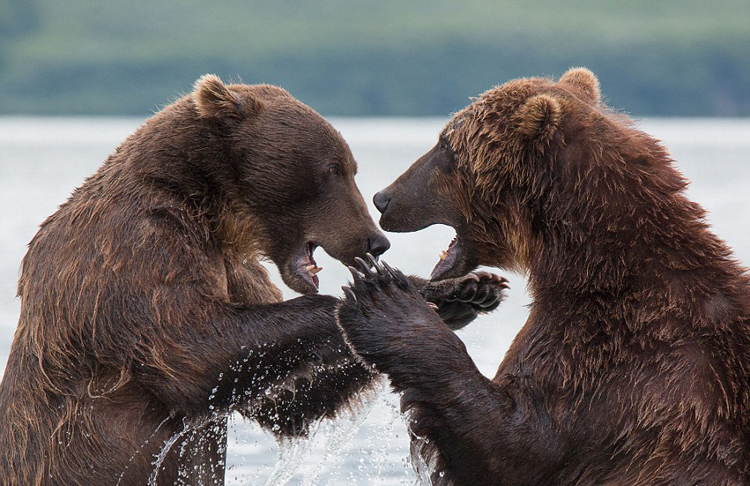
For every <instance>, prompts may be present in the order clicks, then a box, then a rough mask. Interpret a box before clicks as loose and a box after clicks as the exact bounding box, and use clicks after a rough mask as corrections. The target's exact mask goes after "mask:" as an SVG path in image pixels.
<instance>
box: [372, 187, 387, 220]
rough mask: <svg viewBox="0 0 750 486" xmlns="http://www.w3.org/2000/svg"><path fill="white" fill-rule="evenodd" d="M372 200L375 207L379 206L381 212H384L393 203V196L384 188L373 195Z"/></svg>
mask: <svg viewBox="0 0 750 486" xmlns="http://www.w3.org/2000/svg"><path fill="white" fill-rule="evenodd" d="M372 202H373V204H375V207H376V208H378V211H380V214H384V213H385V210H386V209H388V205H389V204H390V203H391V196H390V195H388V194H387V193H386V191H385V190H382V191H380V192H378V193H376V194H375V195H374V196H373V197H372Z"/></svg>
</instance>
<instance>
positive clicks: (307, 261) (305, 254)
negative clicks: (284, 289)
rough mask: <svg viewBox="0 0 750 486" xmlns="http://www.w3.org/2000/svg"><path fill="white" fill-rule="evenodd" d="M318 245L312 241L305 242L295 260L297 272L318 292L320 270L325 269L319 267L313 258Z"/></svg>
mask: <svg viewBox="0 0 750 486" xmlns="http://www.w3.org/2000/svg"><path fill="white" fill-rule="evenodd" d="M317 247H318V245H316V244H315V243H313V242H311V241H309V242H307V243H305V245H304V246H303V247H302V250H301V251H300V253H299V254H298V256H297V258H296V259H295V262H294V272H295V274H297V276H298V277H300V278H301V279H302V280H303V281H304V282H305V283H306V284H308V285H309V286H310V287H312V288H314V289H315V291H316V292H317V291H318V289H319V288H320V279H319V278H318V272H320V271H321V270H323V268H322V267H319V266H318V264H317V263H315V259H314V258H313V253H314V252H315V249H316V248H317Z"/></svg>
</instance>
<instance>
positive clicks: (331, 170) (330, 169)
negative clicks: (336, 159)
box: [328, 164, 341, 175]
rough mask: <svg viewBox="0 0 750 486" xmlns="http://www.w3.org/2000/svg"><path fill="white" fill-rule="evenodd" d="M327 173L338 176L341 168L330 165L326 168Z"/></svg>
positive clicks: (337, 165) (336, 165)
mask: <svg viewBox="0 0 750 486" xmlns="http://www.w3.org/2000/svg"><path fill="white" fill-rule="evenodd" d="M328 173H329V174H334V175H338V174H340V173H341V167H340V166H339V164H331V165H329V166H328Z"/></svg>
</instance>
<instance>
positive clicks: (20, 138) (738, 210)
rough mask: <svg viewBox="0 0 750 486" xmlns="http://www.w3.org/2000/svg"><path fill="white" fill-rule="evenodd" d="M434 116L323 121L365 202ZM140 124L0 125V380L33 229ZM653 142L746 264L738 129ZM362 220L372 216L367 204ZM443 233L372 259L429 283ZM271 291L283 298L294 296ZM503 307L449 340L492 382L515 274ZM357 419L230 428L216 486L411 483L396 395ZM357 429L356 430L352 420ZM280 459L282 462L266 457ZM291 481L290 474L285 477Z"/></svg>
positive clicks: (749, 157) (409, 240)
mask: <svg viewBox="0 0 750 486" xmlns="http://www.w3.org/2000/svg"><path fill="white" fill-rule="evenodd" d="M444 122H445V120H443V119H333V120H332V123H333V125H334V126H335V127H336V128H337V129H339V130H340V131H341V133H342V134H343V136H344V138H346V139H347V141H348V142H349V144H350V146H351V149H352V152H353V153H354V156H355V158H356V159H357V160H358V162H359V167H360V171H359V175H358V176H357V180H358V184H359V186H360V189H361V191H362V194H363V195H364V196H365V199H366V200H368V203H370V199H371V198H372V195H373V194H374V193H375V192H377V191H378V190H380V189H382V188H383V187H385V186H386V185H388V184H389V183H390V182H391V181H392V180H393V179H395V178H396V177H397V176H398V175H399V174H401V173H402V172H403V171H404V170H405V169H406V168H407V167H408V166H409V165H410V164H411V163H412V162H413V161H414V160H416V158H417V157H419V156H420V155H421V154H422V153H424V152H425V151H427V150H428V149H429V148H430V147H431V146H432V145H433V144H434V143H435V140H436V137H437V134H438V132H439V130H440V129H441V127H442V126H443V124H444ZM140 123H142V120H137V119H111V118H105V119H99V118H19V117H13V118H2V117H0V373H2V371H3V370H4V368H5V362H6V359H7V355H8V350H9V347H10V343H11V340H12V338H13V332H14V330H15V327H16V323H17V321H18V313H19V302H18V300H17V299H16V298H15V294H16V281H17V279H18V268H19V265H20V262H21V259H22V258H23V255H24V254H25V252H26V245H27V244H28V242H29V240H30V239H31V238H32V236H33V235H34V233H36V231H37V228H38V226H39V224H40V223H41V222H42V221H43V220H44V219H45V218H46V217H47V216H48V215H49V214H51V213H52V212H54V211H55V210H56V208H57V206H58V205H59V204H60V203H62V202H63V201H64V200H65V199H66V198H67V197H68V195H69V194H70V192H71V191H72V190H73V188H74V187H76V186H78V185H80V184H81V183H82V181H83V179H84V178H85V177H86V176H88V175H89V174H91V173H93V172H94V171H95V170H96V168H97V167H98V166H99V165H100V164H101V163H102V162H103V161H104V159H105V158H106V156H107V155H108V154H109V153H111V152H113V151H114V149H115V147H116V146H117V145H118V144H119V143H120V142H121V141H122V140H123V139H124V138H125V137H126V136H127V135H128V134H130V133H131V132H132V131H133V130H134V129H135V128H136V127H137V126H138V125H139V124H140ZM639 125H640V127H641V128H642V129H643V130H645V131H646V132H649V133H651V134H652V135H654V136H656V137H657V138H659V139H661V140H663V142H664V144H665V145H666V146H667V147H668V148H669V149H670V152H671V153H672V156H673V158H674V159H675V160H676V161H677V165H678V167H679V168H680V169H681V170H682V171H683V173H684V174H685V175H686V176H687V177H688V179H690V180H691V181H692V184H691V186H690V189H689V194H690V196H691V198H692V199H694V200H696V201H698V202H700V203H701V204H702V205H703V206H704V207H705V208H706V209H707V210H708V211H709V220H710V222H711V224H712V226H713V228H714V231H715V232H716V233H717V234H718V235H719V236H721V237H722V238H723V239H724V240H725V241H727V242H728V243H729V244H730V246H732V247H733V248H734V249H735V252H736V256H737V258H738V259H739V260H740V261H742V262H744V263H746V264H747V263H748V262H750V217H748V214H749V209H750V120H747V119H741V120H737V119H731V120H730V119H655V120H643V121H641V122H640V123H639ZM370 209H371V212H372V214H373V215H376V214H377V211H376V210H375V208H374V207H373V206H372V204H371V203H370ZM452 237H453V231H452V230H451V229H449V228H445V227H433V228H428V229H426V230H424V231H421V232H419V233H414V234H390V235H389V238H390V239H391V243H392V247H391V250H389V252H388V253H387V254H386V255H385V256H384V259H385V260H386V261H388V263H390V264H391V265H393V266H396V267H399V268H400V269H402V270H403V271H405V272H406V273H413V274H418V275H424V276H427V275H429V273H430V271H431V270H432V267H433V266H434V264H435V263H436V262H437V259H438V254H439V253H440V251H441V250H442V249H444V248H446V247H447V245H448V243H449V242H450V240H451V238H452ZM316 260H317V261H318V264H319V265H320V266H322V267H324V269H325V270H324V271H323V272H322V273H321V274H320V277H321V291H322V292H324V293H328V294H332V295H340V293H341V291H340V287H341V285H343V284H344V283H346V281H347V277H348V272H347V271H346V270H345V269H344V267H343V266H342V265H341V264H339V263H338V262H336V261H334V260H332V259H330V258H329V257H327V255H324V254H323V252H322V251H321V250H319V251H318V252H317V254H316ZM272 273H273V274H274V278H275V279H276V282H277V285H279V287H280V288H282V289H284V294H285V297H287V298H290V297H293V296H294V295H295V294H294V293H293V292H292V291H290V290H288V289H285V288H284V287H283V284H282V283H281V280H280V278H278V274H277V272H276V271H275V270H272ZM506 276H507V277H508V278H509V279H510V283H511V290H510V292H509V298H508V300H507V301H506V302H505V303H504V304H503V305H502V307H501V308H500V309H499V310H498V311H496V312H495V313H494V314H493V315H491V316H486V317H483V318H480V319H478V320H477V321H476V322H474V323H472V324H471V325H470V326H469V327H468V328H466V329H464V330H462V331H460V332H459V336H460V337H461V338H462V339H463V340H464V341H465V343H466V345H467V348H468V350H469V352H470V354H471V356H472V357H473V358H474V360H475V361H476V363H477V366H478V367H479V369H480V370H481V371H482V372H483V373H484V374H486V375H487V376H493V375H494V372H495V369H496V368H497V365H498V363H499V362H500V360H501V359H502V357H503V354H504V353H505V350H506V349H507V348H508V346H509V345H510V342H511V340H512V339H513V337H514V336H515V334H516V333H517V332H518V330H519V329H520V328H521V326H522V325H523V322H524V321H525V319H526V316H527V308H526V307H525V306H526V305H527V304H528V301H529V300H528V296H527V295H526V293H525V280H524V278H523V276H522V275H513V274H510V275H506ZM368 407H369V408H368V410H369V412H368V413H367V414H364V413H362V414H359V415H357V416H354V417H345V418H344V419H342V420H340V421H338V422H335V423H323V424H321V426H320V430H319V431H318V433H317V434H316V435H315V436H314V438H313V439H312V441H310V442H308V443H300V444H287V445H285V446H284V447H281V448H279V446H278V445H277V444H276V442H275V441H274V439H273V438H272V437H271V436H270V435H267V434H265V433H264V432H263V431H261V430H260V429H259V428H258V427H257V426H254V425H253V424H252V423H249V422H246V421H243V420H242V419H239V418H237V419H234V420H233V423H232V427H231V435H230V439H229V465H228V466H229V467H228V472H227V483H228V484H234V485H240V484H242V485H252V484H264V483H266V482H269V484H270V483H279V482H284V481H285V480H286V479H287V478H288V479H289V482H288V484H305V485H314V484H321V485H325V484H331V485H333V484H336V485H339V484H340V485H349V484H382V485H396V484H414V483H415V482H417V481H418V478H416V476H415V474H414V472H413V471H412V468H411V466H410V465H409V463H408V459H407V457H408V439H407V434H406V429H405V426H404V424H403V422H402V420H401V418H400V417H399V415H398V413H397V409H398V408H397V407H398V397H396V396H394V395H393V394H391V393H389V392H388V391H387V390H385V391H384V392H383V393H382V394H381V395H380V396H379V397H378V398H377V399H375V400H373V401H372V402H371V403H369V404H368ZM360 422H361V423H360ZM279 456H281V457H282V460H281V461H279V460H278V459H277V458H278V457H279ZM290 476H291V477H290Z"/></svg>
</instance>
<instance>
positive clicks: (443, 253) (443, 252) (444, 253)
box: [440, 250, 448, 260]
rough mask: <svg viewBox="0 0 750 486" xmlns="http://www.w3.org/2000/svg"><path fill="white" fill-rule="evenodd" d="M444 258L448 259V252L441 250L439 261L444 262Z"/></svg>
mask: <svg viewBox="0 0 750 486" xmlns="http://www.w3.org/2000/svg"><path fill="white" fill-rule="evenodd" d="M446 258H448V252H447V251H445V250H443V251H442V252H440V259H441V260H445V259H446Z"/></svg>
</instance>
